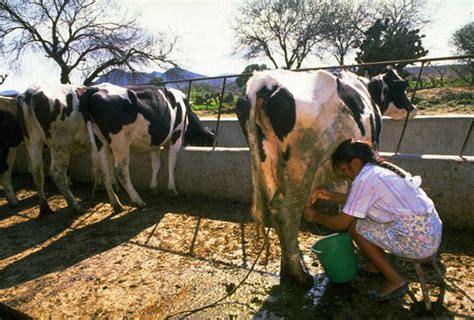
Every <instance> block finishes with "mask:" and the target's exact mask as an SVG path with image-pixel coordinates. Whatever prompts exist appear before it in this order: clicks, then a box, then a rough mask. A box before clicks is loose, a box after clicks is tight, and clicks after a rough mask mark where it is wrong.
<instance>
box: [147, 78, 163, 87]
mask: <svg viewBox="0 0 474 320" xmlns="http://www.w3.org/2000/svg"><path fill="white" fill-rule="evenodd" d="M150 84H157V85H160V86H161V85H163V78H160V77H156V78H153V79H151V80H150Z"/></svg>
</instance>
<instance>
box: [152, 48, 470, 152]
mask: <svg viewBox="0 0 474 320" xmlns="http://www.w3.org/2000/svg"><path fill="white" fill-rule="evenodd" d="M473 58H474V55H460V56H450V57H437V58H423V59H402V60H389V61H378V62H368V63H359V64H348V65H335V66H323V67H314V68H302V69H293V70H292V71H298V72H300V71H301V72H304V71H316V70H334V69H336V70H341V69H342V70H346V69H351V70H355V69H357V68H361V67H369V66H379V65H384V66H386V65H397V64H417V63H421V67H420V70H419V72H418V76H417V79H416V82H415V87H414V89H413V91H412V96H411V100H410V101H411V102H412V103H413V101H414V99H415V95H416V92H417V90H418V89H419V85H420V83H421V75H422V73H423V70H424V68H425V66H426V65H428V64H430V63H432V62H438V61H452V60H454V61H457V60H468V64H471V63H472V62H471V61H472V59H473ZM251 75H252V73H251V72H248V73H240V74H231V75H223V76H215V77H202V78H192V79H183V80H170V81H162V82H161V83H160V84H162V85H167V84H175V83H187V84H188V87H187V96H188V98H189V99H190V97H191V89H192V85H193V83H194V82H199V81H209V80H219V79H222V85H221V93H220V99H219V107H218V115H217V122H216V127H215V134H216V139H215V140H214V146H213V148H215V147H216V146H217V143H218V140H219V127H220V119H221V114H222V105H223V101H224V95H225V89H226V85H227V79H231V78H237V77H241V76H251ZM408 120H409V117H408V114H407V117H406V119H405V122H404V125H403V128H402V131H401V133H400V139H399V142H398V144H397V148H396V151H395V154H397V153H398V151H399V149H400V145H401V143H402V142H403V137H404V135H405V130H406V127H407V125H408ZM472 127H473V126H472V125H471V126H470V127H469V129H468V131H467V132H466V135H465V137H466V140H467V138H469V136H470V135H471V131H472ZM463 151H464V148H462V149H461V151H460V154H459V156H462V154H463Z"/></svg>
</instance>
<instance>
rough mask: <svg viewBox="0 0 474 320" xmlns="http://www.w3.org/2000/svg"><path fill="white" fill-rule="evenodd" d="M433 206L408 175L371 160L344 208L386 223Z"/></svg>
mask: <svg viewBox="0 0 474 320" xmlns="http://www.w3.org/2000/svg"><path fill="white" fill-rule="evenodd" d="M433 210H435V209H434V204H433V201H432V200H431V199H430V198H429V197H428V196H427V195H426V193H425V192H424V191H423V190H422V189H421V188H419V187H417V186H416V185H414V184H413V183H412V182H411V181H410V180H409V179H408V178H406V179H405V178H402V177H400V176H399V175H398V174H396V173H395V172H393V171H391V170H389V169H386V168H383V167H381V166H378V165H375V164H371V163H367V164H365V165H364V166H363V167H362V169H361V171H360V172H359V174H358V175H357V176H356V177H355V179H354V181H353V182H352V186H351V189H350V193H349V196H348V198H347V202H346V204H345V206H344V209H343V210H342V211H343V212H344V213H345V214H348V215H350V216H354V217H356V218H362V219H363V218H367V217H369V218H371V219H372V220H375V221H377V222H380V223H385V222H390V221H393V220H395V219H396V217H397V216H407V215H413V214H415V215H424V214H427V213H430V212H432V211H433Z"/></svg>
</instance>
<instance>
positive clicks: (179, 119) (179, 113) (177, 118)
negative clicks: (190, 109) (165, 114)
mask: <svg viewBox="0 0 474 320" xmlns="http://www.w3.org/2000/svg"><path fill="white" fill-rule="evenodd" d="M173 108H174V109H175V110H176V115H175V118H174V126H173V130H175V129H176V128H177V127H178V126H179V125H180V124H181V123H182V121H183V111H182V109H181V108H176V106H175V107H173Z"/></svg>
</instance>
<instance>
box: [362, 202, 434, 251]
mask: <svg viewBox="0 0 474 320" xmlns="http://www.w3.org/2000/svg"><path fill="white" fill-rule="evenodd" d="M441 230H442V222H441V220H440V218H439V216H438V213H437V212H436V210H433V212H431V213H428V214H426V215H409V216H400V217H398V219H397V220H395V221H391V222H387V223H379V222H376V221H374V220H372V219H370V218H366V219H359V220H358V221H357V224H356V231H357V233H358V234H360V235H361V236H362V237H364V238H365V239H367V240H368V241H370V242H371V243H373V244H375V245H376V246H378V247H380V248H382V249H384V250H385V251H388V252H390V253H392V254H394V255H397V256H401V257H404V258H410V259H424V258H428V257H430V256H432V255H433V254H435V253H436V251H437V250H438V248H439V245H440V243H441Z"/></svg>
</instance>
